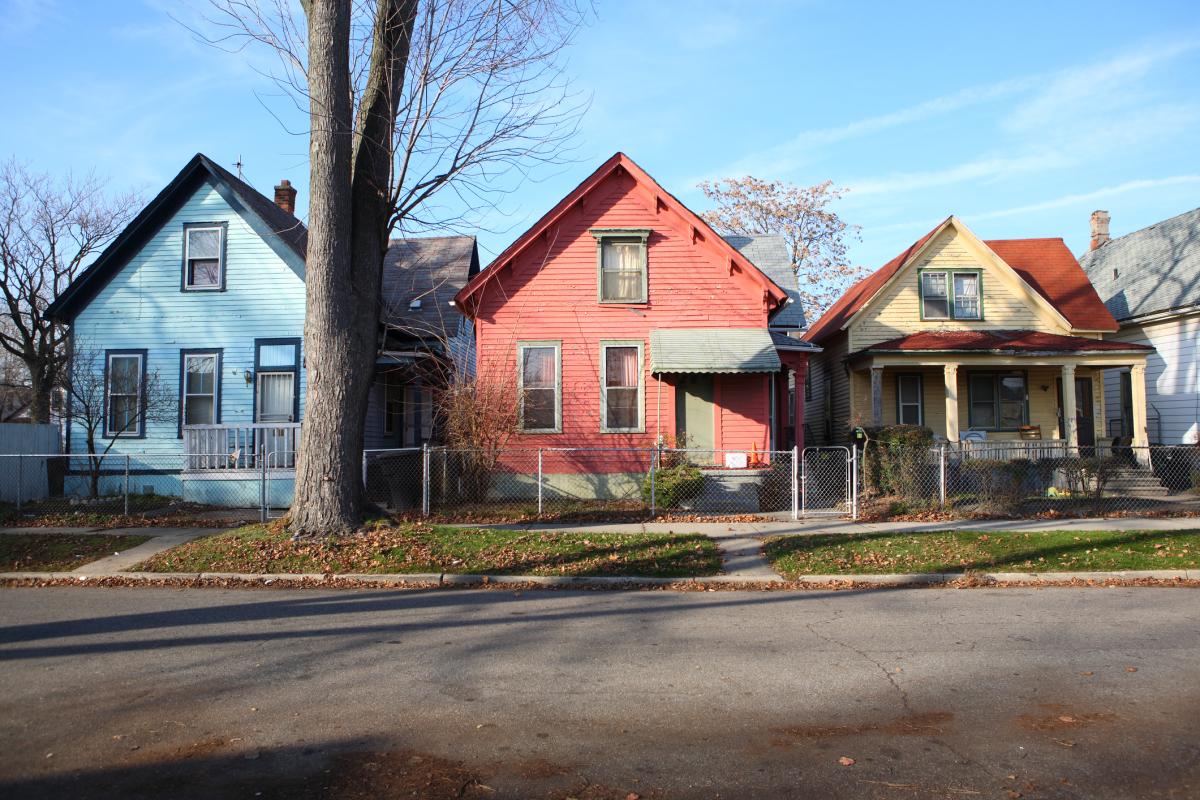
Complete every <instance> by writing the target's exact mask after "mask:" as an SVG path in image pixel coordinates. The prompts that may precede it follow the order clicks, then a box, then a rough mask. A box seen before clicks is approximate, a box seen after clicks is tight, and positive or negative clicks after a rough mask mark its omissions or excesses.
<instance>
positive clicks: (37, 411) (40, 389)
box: [26, 362, 54, 422]
mask: <svg viewBox="0 0 1200 800" xmlns="http://www.w3.org/2000/svg"><path fill="white" fill-rule="evenodd" d="M26 367H27V368H28V370H29V387H30V389H31V390H32V393H33V398H32V403H31V405H30V406H29V419H30V422H49V421H50V394H51V393H52V392H53V391H54V381H52V380H50V378H49V376H47V375H46V370H45V369H43V368H42V367H41V365H35V364H30V363H28V362H26Z"/></svg>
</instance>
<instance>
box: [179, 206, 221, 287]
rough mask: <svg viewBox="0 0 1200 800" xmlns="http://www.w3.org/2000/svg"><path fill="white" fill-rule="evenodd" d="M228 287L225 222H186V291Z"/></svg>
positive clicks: (184, 232) (184, 256)
mask: <svg viewBox="0 0 1200 800" xmlns="http://www.w3.org/2000/svg"><path fill="white" fill-rule="evenodd" d="M224 288H225V225H224V224H223V223H222V224H216V223H213V224H207V223H206V224H200V225H185V226H184V228H183V290H184V291H220V290H221V289H224Z"/></svg>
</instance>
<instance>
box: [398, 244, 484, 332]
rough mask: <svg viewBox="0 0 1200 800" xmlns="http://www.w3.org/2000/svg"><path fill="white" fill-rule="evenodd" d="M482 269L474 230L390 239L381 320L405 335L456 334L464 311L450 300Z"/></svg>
mask: <svg viewBox="0 0 1200 800" xmlns="http://www.w3.org/2000/svg"><path fill="white" fill-rule="evenodd" d="M478 272H479V249H478V248H477V247H476V246H475V237H474V236H430V237H425V238H420V239H392V240H391V241H390V242H388V251H387V255H386V256H385V257H384V259H383V286H382V294H381V296H380V301H381V306H382V310H381V311H380V315H381V319H382V321H383V323H384V324H385V325H389V326H392V327H394V328H397V329H398V332H399V333H400V334H402V335H405V336H412V337H417V338H419V337H422V336H450V335H453V333H454V328H455V327H456V326H457V324H458V320H459V318H460V314H459V313H458V312H457V311H455V310H454V309H453V308H452V307H451V306H450V300H451V299H452V298H453V297H454V295H455V294H457V293H458V292H459V290H461V289H462V288H463V287H464V286H466V285H467V281H469V280H470V279H471V278H472V277H473V276H474V275H475V274H477V273H478ZM414 300H419V301H420V307H419V308H412V303H413V301H414Z"/></svg>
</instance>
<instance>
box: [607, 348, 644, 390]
mask: <svg viewBox="0 0 1200 800" xmlns="http://www.w3.org/2000/svg"><path fill="white" fill-rule="evenodd" d="M637 362H638V357H637V348H636V347H609V348H607V349H606V350H605V369H604V378H605V383H606V385H608V386H626V387H633V388H637V385H638V369H637Z"/></svg>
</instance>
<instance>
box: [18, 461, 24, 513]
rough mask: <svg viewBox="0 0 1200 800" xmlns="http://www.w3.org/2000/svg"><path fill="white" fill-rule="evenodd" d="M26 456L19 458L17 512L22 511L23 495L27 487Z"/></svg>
mask: <svg viewBox="0 0 1200 800" xmlns="http://www.w3.org/2000/svg"><path fill="white" fill-rule="evenodd" d="M24 467H25V456H17V511H20V510H21V495H22V494H23V491H22V490H23V488H24V485H25V480H24V479H25V469H24Z"/></svg>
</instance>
